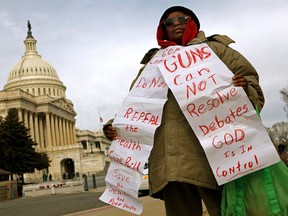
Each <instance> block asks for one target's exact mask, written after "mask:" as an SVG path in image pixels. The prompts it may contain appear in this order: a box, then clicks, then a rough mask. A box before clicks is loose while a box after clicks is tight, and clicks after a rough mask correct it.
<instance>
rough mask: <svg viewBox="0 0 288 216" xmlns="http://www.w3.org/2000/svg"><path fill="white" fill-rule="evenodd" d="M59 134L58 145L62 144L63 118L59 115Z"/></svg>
mask: <svg viewBox="0 0 288 216" xmlns="http://www.w3.org/2000/svg"><path fill="white" fill-rule="evenodd" d="M59 134H60V145H61V146H63V145H64V139H63V118H61V117H59Z"/></svg>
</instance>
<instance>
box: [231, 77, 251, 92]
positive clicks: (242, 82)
mask: <svg viewBox="0 0 288 216" xmlns="http://www.w3.org/2000/svg"><path fill="white" fill-rule="evenodd" d="M232 81H233V84H234V86H236V87H242V88H243V89H244V90H246V89H247V87H248V82H247V80H246V78H245V77H244V76H242V75H235V76H233V77H232Z"/></svg>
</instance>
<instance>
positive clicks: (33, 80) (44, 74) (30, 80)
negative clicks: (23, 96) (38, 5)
mask: <svg viewBox="0 0 288 216" xmlns="http://www.w3.org/2000/svg"><path fill="white" fill-rule="evenodd" d="M24 43H25V46H26V52H25V54H24V56H22V59H21V60H20V61H19V62H18V63H17V64H16V65H15V66H14V67H13V68H12V70H11V71H10V73H9V77H8V81H7V84H6V85H5V86H4V90H5V91H12V90H16V89H21V90H23V91H25V92H27V93H29V94H31V95H33V96H41V95H49V96H51V97H64V98H65V97H66V96H65V91H66V87H65V86H64V85H63V83H62V82H61V81H60V80H59V77H58V75H57V72H56V70H55V69H54V68H53V67H52V66H51V65H50V64H49V63H48V62H46V61H45V60H43V59H42V57H41V56H40V55H39V54H38V52H37V49H36V43H37V41H36V40H35V39H34V37H33V36H32V32H31V25H30V23H28V35H27V37H26V39H25V40H24Z"/></svg>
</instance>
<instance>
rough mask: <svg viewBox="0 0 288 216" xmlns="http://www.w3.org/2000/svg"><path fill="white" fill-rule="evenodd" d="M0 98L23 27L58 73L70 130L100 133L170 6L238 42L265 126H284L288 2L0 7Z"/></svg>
mask: <svg viewBox="0 0 288 216" xmlns="http://www.w3.org/2000/svg"><path fill="white" fill-rule="evenodd" d="M0 1H1V8H0V34H1V37H0V59H1V60H0V90H2V89H3V88H4V85H5V84H6V83H7V79H8V74H9V72H10V70H11V69H12V68H13V66H14V65H15V64H16V63H17V62H18V61H20V59H21V57H22V56H23V55H24V52H25V46H24V43H23V41H24V40H25V38H26V36H27V30H28V29H27V21H28V20H30V23H31V25H32V34H33V36H34V38H35V39H36V40H37V50H38V53H39V54H40V55H41V56H42V58H43V59H44V60H46V61H47V62H49V63H50V64H51V65H52V66H53V67H54V68H55V69H56V71H57V73H58V76H59V78H60V80H61V81H62V82H63V83H64V85H65V86H66V87H67V90H66V96H67V98H68V99H70V100H71V101H72V102H73V104H74V109H75V111H76V112H77V116H76V119H77V122H76V127H78V128H80V129H82V130H84V129H88V130H92V131H94V130H98V129H99V128H100V121H99V112H100V115H101V116H102V118H103V120H104V122H106V121H107V120H109V119H110V118H113V117H114V116H115V114H116V113H117V112H118V110H119V108H120V107H121V104H122V102H123V100H124V98H125V97H126V96H127V94H128V91H129V86H130V83H131V82H132V80H133V79H134V77H135V76H136V75H137V73H138V70H139V68H140V67H141V65H140V61H141V59H142V57H143V55H144V54H145V53H146V51H148V50H149V49H150V48H152V47H158V45H157V41H156V36H155V35H156V28H157V24H158V22H159V19H160V17H161V15H162V14H163V12H164V11H165V10H166V9H167V8H168V7H170V6H174V5H182V6H185V7H188V8H190V9H192V10H193V11H194V12H195V14H196V15H197V16H198V18H199V20H200V23H201V30H203V31H204V32H205V33H206V35H207V36H209V35H212V34H225V35H228V36H229V37H230V38H232V39H234V40H235V41H236V43H235V44H232V45H231V47H232V48H234V49H236V50H238V51H239V52H240V53H242V54H243V55H244V56H245V57H246V58H247V59H248V60H249V61H250V62H251V63H252V65H253V66H254V67H255V68H256V70H257V71H258V73H259V76H260V85H261V86H262V88H263V91H264V95H265V98H266V103H265V106H264V109H263V111H262V113H261V116H262V120H263V123H264V125H265V126H267V127H271V126H272V125H273V124H274V123H276V122H279V121H287V118H286V116H285V112H284V111H283V107H284V105H285V104H284V102H283V100H282V98H281V94H280V90H281V89H283V88H286V87H288V83H287V81H288V78H287V77H288V76H287V69H288V59H287V58H288V54H287V48H288V43H287V39H288V25H287V21H288V1H287V0H277V1H275V0H251V1H248V0H243V1H238V0H237V1H236V0H235V1H234V0H217V1H211V0H195V1H192V0H191V1H184V0H177V1H176V0H174V1H172V0H165V1H154V0H153V1H152V0H105V1H98V0H81V1H80V0H42V1H39V0H0Z"/></svg>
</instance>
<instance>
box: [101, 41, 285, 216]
mask: <svg viewBox="0 0 288 216" xmlns="http://www.w3.org/2000/svg"><path fill="white" fill-rule="evenodd" d="M232 76H233V73H232V72H231V71H230V70H229V69H228V68H227V67H226V66H225V64H224V63H223V62H222V61H221V60H220V59H219V58H218V57H217V56H216V54H215V53H214V52H213V51H212V50H211V48H209V47H208V45H206V44H200V45H194V46H189V47H181V46H171V47H168V48H166V49H163V50H159V51H158V52H157V53H156V55H155V56H154V57H153V58H152V59H151V60H150V62H149V63H148V64H147V65H146V67H145V69H144V71H143V72H142V74H141V75H140V77H138V79H137V81H136V82H135V84H134V86H133V88H132V90H131V91H130V93H129V95H128V96H127V98H126V99H125V100H124V102H123V104H122V106H121V108H120V110H119V112H118V113H117V116H116V118H115V120H114V123H113V126H114V127H115V128H116V129H117V134H118V137H117V139H116V140H114V141H113V142H112V143H111V147H110V149H109V151H108V154H109V157H110V159H111V164H110V166H109V169H108V173H107V176H106V179H105V181H106V190H105V191H104V193H103V194H102V196H101V197H100V200H102V201H104V202H106V203H109V204H110V205H113V206H115V207H118V208H121V209H123V210H126V211H129V212H131V213H134V214H137V215H139V214H141V212H142V210H143V205H142V203H141V202H140V201H139V200H138V199H137V198H138V190H139V187H140V184H141V181H142V176H143V170H144V165H145V163H147V161H148V157H149V155H150V152H151V149H152V147H153V141H154V134H155V130H156V128H157V127H158V126H159V125H160V124H161V119H162V113H163V106H164V104H165V103H166V101H167V93H168V87H169V88H170V89H171V91H172V92H173V94H174V96H175V98H176V100H177V102H178V104H179V106H180V107H181V110H182V111H183V113H184V115H185V117H186V119H187V121H188V123H189V124H190V126H191V127H192V128H193V131H194V132H195V134H196V135H197V137H198V139H199V141H200V143H201V145H202V147H203V149H204V151H205V153H206V156H207V158H208V161H209V163H210V166H211V168H212V171H213V173H214V176H215V178H216V180H217V182H218V184H219V185H221V184H224V183H226V182H229V181H232V180H234V179H236V178H239V177H241V176H244V175H247V174H249V173H251V172H254V171H256V170H259V169H262V168H264V167H267V166H269V165H272V164H274V163H277V162H278V161H279V160H280V159H279V156H278V154H277V152H276V150H275V148H274V146H273V144H272V143H271V141H270V138H269V136H268V134H267V132H266V130H265V128H264V126H263V125H262V123H261V121H260V119H259V117H258V116H257V114H256V112H255V110H254V108H253V105H252V104H251V102H250V101H249V99H248V97H247V96H246V93H245V92H244V90H243V89H242V88H237V87H234V85H233V84H232Z"/></svg>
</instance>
